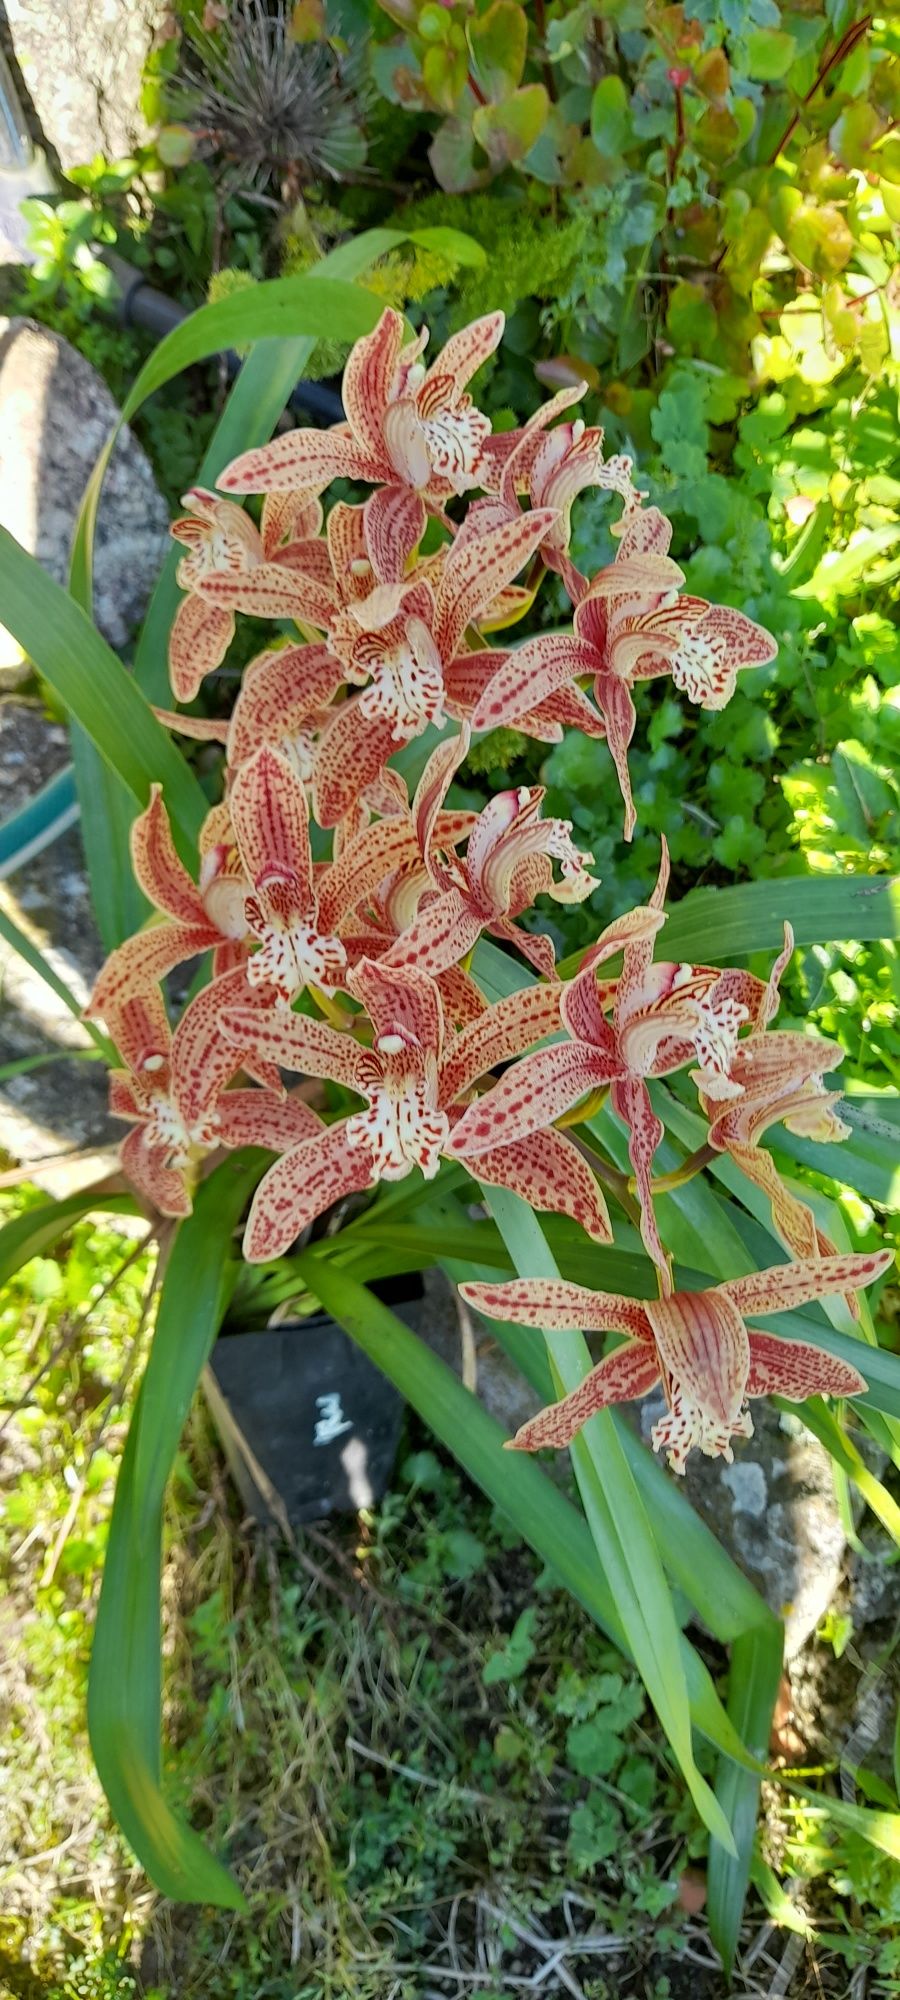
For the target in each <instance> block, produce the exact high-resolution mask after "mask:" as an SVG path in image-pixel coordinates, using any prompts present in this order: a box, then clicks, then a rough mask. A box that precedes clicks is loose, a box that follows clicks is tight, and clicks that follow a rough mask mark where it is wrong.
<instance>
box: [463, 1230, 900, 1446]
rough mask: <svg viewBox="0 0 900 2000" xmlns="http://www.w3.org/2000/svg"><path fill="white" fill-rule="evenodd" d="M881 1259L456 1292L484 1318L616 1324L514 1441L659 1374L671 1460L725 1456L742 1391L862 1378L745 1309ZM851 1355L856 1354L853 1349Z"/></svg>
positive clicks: (850, 1278)
mask: <svg viewBox="0 0 900 2000" xmlns="http://www.w3.org/2000/svg"><path fill="white" fill-rule="evenodd" d="M891 1262H892V1255H891V1252H890V1251H889V1250H881V1251H877V1252H874V1253H871V1254H864V1255H860V1256H844V1257H841V1256H835V1257H823V1258H821V1259H819V1260H818V1261H817V1262H814V1263H796V1264H776V1265H773V1266H772V1267H771V1268H770V1269H769V1270H766V1271H754V1272H753V1273H752V1274H751V1275H750V1276H748V1277H744V1278H730V1279H728V1280H727V1281H726V1283H724V1284H721V1285H714V1286H713V1287H712V1288H711V1289H710V1290H709V1291H705V1292H675V1293H673V1294H672V1295H671V1296H670V1297H668V1298H660V1299H632V1298H623V1297H621V1296H619V1295H617V1294H616V1293H613V1292H595V1291H591V1290H589V1289H588V1288H587V1287H586V1286H584V1285H573V1284H570V1283H568V1281H567V1280H565V1279H562V1278H551V1279H544V1278H521V1279H513V1280H511V1281H510V1282H508V1283H503V1284H496V1285H495V1284H465V1285H461V1286H460V1291H461V1292H462V1295H463V1298H464V1299H466V1301H467V1302H468V1304H469V1305H471V1306H475V1307H476V1308H477V1310H478V1311H479V1312H482V1313H485V1314H486V1315H487V1316H488V1318H491V1319H501V1320H511V1321H512V1322H513V1324H514V1325H516V1326H533V1327H542V1328H547V1329H548V1330H551V1329H557V1330H571V1329H574V1328H578V1327H583V1328H584V1329H586V1330H589V1331H595V1332H608V1333H624V1334H626V1335H627V1338H626V1340H625V1341H624V1342H623V1343H622V1345H621V1346H620V1347H617V1348H615V1349H614V1350H613V1352H612V1353H611V1354H608V1355H607V1356H606V1357H605V1359H604V1360H603V1361H600V1362H598V1364H597V1366H596V1368H592V1369H591V1371H590V1373H589V1374H588V1375H586V1376H585V1379H584V1381H583V1382H581V1383H579V1386H578V1388H577V1389H573V1390H572V1392H571V1394H570V1395H568V1396H564V1397H563V1398H562V1400H561V1401H560V1402H559V1403H554V1404H551V1405H550V1406H549V1407H548V1408H547V1409H545V1410H541V1411H540V1412H539V1414H538V1415H537V1416H536V1417H533V1418H532V1419H531V1421H530V1422H529V1423H527V1424H523V1426H522V1428H521V1430H519V1431H518V1432H517V1433H516V1436H515V1437H514V1438H513V1439H512V1440H511V1444H512V1446H513V1448H514V1449H515V1450H517V1451H539V1450H541V1449H542V1447H543V1446H544V1445H554V1446H557V1447H558V1446H561V1445H567V1444H569V1443H571V1440H572V1438H573V1437H575V1436H576V1435H577V1433H578V1431H580V1430H581V1429H582V1426H583V1425H584V1424H586V1423H587V1422H588V1420H589V1418H591V1417H592V1416H595V1415H596V1413H597V1411H598V1410H604V1409H607V1408H608V1407H609V1406H610V1404H613V1403H627V1402H632V1401H633V1400H635V1399H636V1398H637V1397H639V1396H645V1395H647V1394H648V1392H649V1391H650V1390H651V1389H654V1388H655V1387H656V1385H657V1383H659V1382H661V1383H662V1387H663V1392H664V1394H665V1398H666V1402H667V1404H668V1410H667V1412H666V1415H665V1416H664V1417H663V1418H662V1419H661V1421H660V1422H659V1423H658V1424H656V1426H655V1428H654V1430H653V1432H652V1434H651V1442H652V1444H653V1447H654V1450H656V1451H664V1452H665V1453H666V1454H667V1457H668V1462H669V1465H670V1466H671V1468H672V1470H673V1472H683V1471H684V1468H685V1462H686V1460H687V1457H688V1454H689V1453H690V1452H691V1451H692V1450H694V1449H695V1448H697V1449H699V1450H700V1451H702V1452H704V1453H705V1454H706V1456H707V1457H708V1458H719V1457H721V1458H724V1459H726V1460H727V1461H728V1463H730V1462H731V1459H732V1457H733V1453H732V1448H731V1440H732V1438H733V1437H752V1435H753V1424H752V1420H751V1417H750V1412H749V1410H748V1409H747V1401H748V1398H749V1399H752V1398H754V1397H756V1396H784V1397H785V1398H786V1400H787V1401H788V1402H793V1403H802V1402H804V1401H805V1400H806V1398H807V1397H808V1396H859V1395H863V1394H864V1393H865V1390H866V1387H867V1384H866V1381H865V1377H864V1376H863V1375H861V1374H860V1372H859V1370H858V1369H857V1368H855V1367H854V1366H853V1365H852V1363H850V1362H848V1361H841V1360H838V1359H837V1358H836V1357H835V1356H834V1355H832V1354H828V1353H826V1352H825V1351H824V1350H823V1349H822V1348H820V1347H814V1346H813V1345H811V1344H810V1343H809V1342H807V1341H801V1340H784V1339H781V1338H780V1337H779V1336H778V1335H776V1334H774V1333H766V1332H764V1331H762V1330H761V1329H758V1328H756V1327H748V1326H747V1325H746V1324H745V1321H746V1319H747V1318H748V1317H751V1318H752V1317H755V1316H756V1315H757V1314H766V1313H780V1312H785V1311H787V1310H789V1309H790V1308H791V1307H793V1306H803V1305H808V1304H809V1303H810V1301H811V1300H813V1299H824V1298H830V1297H834V1296H836V1295H837V1294H838V1293H839V1292H842V1291H846V1290H847V1289H848V1288H856V1287H859V1286H862V1285H870V1284H872V1283H874V1281H875V1279H876V1278H880V1277H881V1276H882V1275H883V1273H884V1272H885V1271H886V1270H887V1269H888V1266H889V1265H890V1264H891ZM860 1358H861V1359H862V1358H863V1356H862V1355H861V1357H860Z"/></svg>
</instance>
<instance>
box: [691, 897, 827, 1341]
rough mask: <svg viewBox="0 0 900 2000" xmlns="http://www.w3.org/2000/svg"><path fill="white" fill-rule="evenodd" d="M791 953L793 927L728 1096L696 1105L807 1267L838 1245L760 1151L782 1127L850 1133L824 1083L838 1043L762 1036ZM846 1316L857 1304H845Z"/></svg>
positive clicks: (735, 1062)
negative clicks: (772, 1130)
mask: <svg viewBox="0 0 900 2000" xmlns="http://www.w3.org/2000/svg"><path fill="white" fill-rule="evenodd" d="M793 949H794V934H793V931H792V930H791V926H790V924H785V927H784V947H783V950H782V951H781V953H780V955H779V957H778V958H777V960H776V962H775V964H774V966H773V967H772V971H771V973H770V976H769V979H768V982H767V984H766V988H765V991H764V994H763V997H762V1001H761V1004H760V1007H759V1009H758V1011H757V1014H756V1018H755V1020H754V1022H753V1026H752V1032H751V1033H750V1034H749V1035H747V1036H745V1037H743V1038H742V1039H741V1040H740V1041H739V1042H738V1043H737V1045H736V1047H735V1050H734V1054H733V1056H732V1060H731V1063H730V1064H729V1069H728V1079H727V1080H728V1085H729V1089H728V1092H727V1094H726V1095H725V1096H724V1098H723V1097H718V1096H716V1094H715V1093H714V1091H710V1090H709V1089H708V1088H707V1089H706V1090H704V1088H703V1085H702V1081H701V1080H700V1079H699V1078H696V1077H695V1081H697V1082H698V1083H699V1084H700V1102H701V1105H702V1107H703V1110H704V1112H705V1114H706V1117H707V1118H708V1119H709V1140H710V1144H711V1145H712V1146H714V1147H715V1149H716V1151H717V1152H727V1153H728V1154H729V1156H730V1158H731V1159H732V1160H733V1161H734V1163H735V1166H738V1167H740V1169H741V1172H742V1173H744V1174H746V1176H747V1179H748V1180H750V1181H752V1182H753V1184H754V1186H756V1187H758V1188H760V1189H761V1191H762V1193H763V1194H765V1195H766V1196H767V1197H768V1199H769V1201H770V1202H771V1205H772V1221H773V1222H774V1224H775V1228H776V1229H777V1231H778V1234H779V1236H780V1237H781V1239H782V1241H783V1242H784V1243H785V1244H786V1245H787V1248H788V1249H789V1250H790V1251H791V1253H792V1255H793V1256H795V1257H801V1258H806V1259H812V1258H814V1257H819V1256H823V1257H827V1256H832V1255H834V1254H836V1253H835V1245H834V1244H833V1242H832V1241H831V1238H830V1237H829V1236H826V1235H825V1233H824V1231H823V1230H821V1229H820V1228H819V1227H818V1224H817V1223H816V1219H815V1216H814V1215H813V1213H812V1210H811V1209H810V1208H809V1207H808V1206H807V1204H806V1203H805V1202H802V1201H800V1200H799V1199H798V1198H797V1196H796V1195H794V1194H792V1193H791V1190H790V1188H788V1187H786V1185H785V1183H784V1181H783V1180H782V1178H781V1175H780V1174H779V1172H778V1169H777V1167H776V1166H775V1162H774V1160H773V1159H772V1156H771V1153H769V1152H767V1151H766V1150H765V1148H764V1147H762V1146H761V1145H760V1140H761V1138H762V1136H763V1133H764V1132H766V1131H767V1130H768V1128H769V1126H770V1125H774V1124H776V1123H777V1124H782V1125H784V1126H785V1127H786V1128H787V1130H788V1131H789V1132H795V1133H797V1134H798V1136H799V1137H801V1138H806V1139H817V1140H819V1141H820V1142H823V1141H824V1142H830V1141H832V1140H840V1139H846V1138H848V1137H849V1133H850V1127H849V1125H845V1124H844V1122H843V1120H842V1119H840V1118H839V1117H838V1116H837V1113H836V1110H835V1106H836V1105H837V1104H839V1103H840V1101H841V1098H840V1092H839V1091H830V1090H826V1088H825V1084H824V1082H823V1078H824V1076H825V1075H826V1073H827V1072H828V1071H830V1070H835V1069H837V1068H838V1067H839V1065H840V1064H841V1063H842V1062H843V1060H844V1051H843V1049H842V1048H841V1047H840V1045H839V1044H838V1043H837V1042H829V1041H825V1040H824V1039H823V1038H822V1037H821V1036H819V1035H806V1034H797V1033H795V1032H791V1031H790V1030H788V1029H784V1028H781V1029H779V1030H778V1031H777V1033H774V1034H770V1033H768V1032H767V1030H768V1029H769V1026H770V1024H771V1022H772V1020H773V1019H774V1016H775V1014H776V1012H777V1009H778V987H779V982H780V979H781V975H782V973H783V972H784V969H785V967H786V965H787V964H788V961H789V959H790V957H791V954H792V952H793ZM848 1303H849V1304H850V1307H851V1310H854V1301H853V1299H852V1296H851V1298H850V1299H849V1300H848Z"/></svg>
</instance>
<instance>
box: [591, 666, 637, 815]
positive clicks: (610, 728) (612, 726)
mask: <svg viewBox="0 0 900 2000" xmlns="http://www.w3.org/2000/svg"><path fill="white" fill-rule="evenodd" d="M594 697H595V699H596V702H597V706H598V708H599V710H600V712H601V714H602V716H603V720H604V722H605V724H606V740H607V743H608V745H609V754H610V756H611V758H612V760H613V763H614V765H615V767H616V777H617V778H618V780H619V790H620V792H621V794H622V800H623V803H624V806H625V825H624V829H623V834H624V838H625V839H626V840H630V839H631V836H632V834H633V833H634V829H635V826H636V825H637V814H636V812H635V809H634V799H633V797H632V791H631V776H630V773H629V770H628V746H629V744H630V742H631V739H632V736H633V735H634V725H635V723H636V721H637V713H636V710H635V706H634V702H633V701H632V699H631V692H630V689H629V688H628V685H627V683H626V682H625V681H623V680H621V679H620V677H619V675H618V674H607V673H600V674H596V675H595V677H594Z"/></svg>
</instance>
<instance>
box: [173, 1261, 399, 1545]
mask: <svg viewBox="0 0 900 2000" xmlns="http://www.w3.org/2000/svg"><path fill="white" fill-rule="evenodd" d="M374 1289H376V1290H377V1291H378V1293H379V1296H382V1297H387V1298H388V1301H389V1303H390V1305H391V1308H392V1310H393V1311H394V1312H395V1313H396V1314H397V1315H398V1317H399V1318H400V1319H402V1320H403V1321H404V1322H405V1324H406V1325H407V1326H411V1327H414V1328H415V1327H418V1325H419V1324H420V1322H421V1317H422V1312H423V1306H424V1299H423V1291H422V1284H421V1280H420V1279H418V1278H407V1279H403V1280H401V1281H394V1282H392V1283H391V1284H390V1285H383V1286H381V1285H379V1286H377V1287H375V1288H374ZM203 1387H204V1392H205V1395H206V1400H207V1403H208V1405H209V1408H210V1411H211V1414H212V1418H213V1422H214V1424H215V1426H216V1429H217V1431H218V1433H219V1438H220V1440H221V1444H222V1449H223V1451H224V1453H225V1457H226V1459H227V1461H228V1466H229V1469H230V1472H231V1475H232V1478H233V1479H234V1483H235V1485H236V1487H237V1489H238V1492H239V1493H240V1496H241V1499H242V1500H243V1503H244V1506H245V1507H246V1509H247V1511H248V1513H250V1514H252V1515H253V1516H254V1518H255V1519H256V1520H257V1521H261V1522H264V1523H266V1524H272V1523H274V1524H276V1525H278V1526H280V1527H283V1526H284V1523H285V1520H287V1521H288V1522H289V1523H290V1524H291V1525H293V1526H298V1525H300V1524H302V1522H304V1521H316V1520H321V1519H322V1518H323V1516H325V1515H327V1514H345V1513H355V1512H356V1511H357V1509H358V1508H360V1507H371V1506H373V1505H374V1503H375V1502H376V1501H378V1500H379V1499H380V1498H381V1496H382V1494H383V1493H384V1491H385V1489H386V1487H387V1484H388V1481H389V1479H390V1476H391V1472H392V1470H393V1464H394V1458H395V1456H396V1452H397V1444H398V1441H399V1437H400V1427H401V1424H402V1421H403V1410H404V1403H403V1398H402V1397H401V1396H399V1395H398V1394H397V1391H396V1389H394V1388H393V1386H392V1384H391V1383H390V1382H389V1381H388V1380H387V1377H386V1376H384V1375H382V1374H381V1372H380V1370H379V1369H378V1368H375V1367H374V1366H373V1364H372V1362H371V1361H369V1360H368V1358H367V1356H366V1355H364V1354H363V1353H362V1351H361V1349H360V1348H358V1347H357V1346H355V1344H354V1342H353V1341H352V1340H351V1339H350V1338H349V1336H348V1335H347V1334H346V1333H345V1332H344V1331H343V1328H342V1327H339V1326H338V1325H337V1324H336V1322H335V1321H334V1320H333V1319H329V1318H328V1316H327V1314H325V1313H316V1314H315V1315H314V1317H313V1318H311V1319H304V1320H297V1321H291V1322H290V1323H289V1324H285V1325H282V1326H278V1327H266V1328H263V1329H262V1330H261V1331H259V1332H252V1333H248V1332H241V1331H239V1330H238V1331H231V1330H229V1331H227V1332H226V1333H224V1334H223V1335H222V1336H221V1337H220V1339H219V1340H217V1342H216V1345H215V1347H214V1348H213V1352H212V1355H211V1358H210V1362H209V1365H208V1367H207V1369H206V1370H205V1374H204V1380H203Z"/></svg>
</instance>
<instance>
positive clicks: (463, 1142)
mask: <svg viewBox="0 0 900 2000" xmlns="http://www.w3.org/2000/svg"><path fill="white" fill-rule="evenodd" d="M609 1077H610V1062H609V1058H608V1057H607V1056H605V1055H599V1054H595V1053H594V1052H593V1051H592V1050H588V1049H585V1048H584V1047H583V1046H582V1045H581V1044H579V1043H577V1042H559V1043H554V1045H553V1046H552V1047H551V1048H549V1049H538V1050H536V1052H535V1054H534V1055H531V1056H525V1057H524V1058H523V1060H522V1061H521V1062H518V1063H516V1065H515V1067H514V1068H513V1069H511V1070H508V1071H507V1072H506V1075H505V1076H502V1077H501V1078H500V1081H499V1083H495V1085H494V1087H493V1090H491V1091H489V1092H488V1093H487V1095H486V1096H485V1097H479V1098H477V1099H476V1101H475V1103H474V1104H470V1105H469V1108H468V1110H467V1111H465V1112H464V1113H463V1116H462V1118H461V1119H460V1121H459V1124H458V1125H456V1126H455V1127H454V1129H453V1132H452V1133H451V1135H450V1140H449V1144H448V1151H449V1152H450V1153H452V1154H453V1156H454V1158H455V1159H473V1158H474V1159H477V1157H478V1155H479V1153H487V1152H490V1151H491V1150H492V1148H493V1147H495V1146H502V1145H504V1144H505V1145H508V1144H509V1143H510V1141H511V1140H513V1139H525V1138H527V1137H528V1135H529V1133H531V1132H538V1131H540V1130H541V1129H542V1127H544V1126H545V1125H552V1123H553V1120H554V1119H555V1118H559V1117H561V1116H562V1113H563V1112H564V1111H571V1109H572V1107H573V1105H575V1104H577V1103H578V1102H579V1100H580V1099H581V1098H582V1097H586V1096H587V1094H588V1092H589V1091H591V1090H595V1089H596V1088H597V1085H598V1084H604V1083H608V1082H609Z"/></svg>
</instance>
